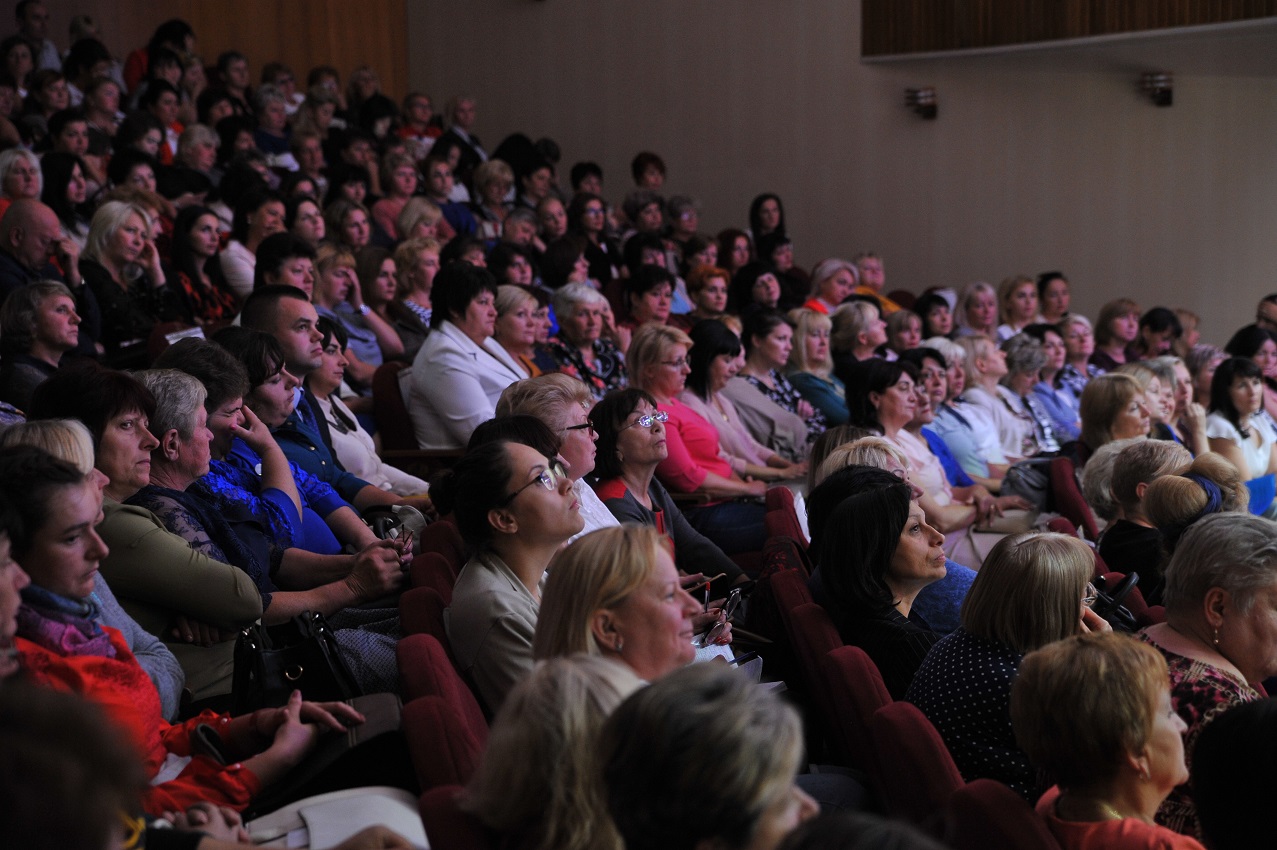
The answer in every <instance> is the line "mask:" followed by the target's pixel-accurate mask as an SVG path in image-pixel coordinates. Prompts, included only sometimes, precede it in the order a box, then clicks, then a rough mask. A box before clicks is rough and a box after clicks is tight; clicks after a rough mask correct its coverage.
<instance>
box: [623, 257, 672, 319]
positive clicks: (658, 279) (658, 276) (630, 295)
mask: <svg viewBox="0 0 1277 850" xmlns="http://www.w3.org/2000/svg"><path fill="white" fill-rule="evenodd" d="M624 284H625V287H624V289H625V312H626V313H628V314H632V313H633V305H632V304H631V301H632V299H634V298H642V297H643V296H644V295H646V294H647V293H649V292H651V291H652V290H654V289H656V288H657V287H658V286H661V285H662V284H664V285H668V286H669V287H670V289H671V290H672V289H673V287H674V275H672V274H670V270H669V269H667V268H665V267H664V266H639V267H638V268H636V269H634V271H633V273H632V274H631V275H630V276H629V277H627V278H626V279H625V280H624Z"/></svg>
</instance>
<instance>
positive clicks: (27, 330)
mask: <svg viewBox="0 0 1277 850" xmlns="http://www.w3.org/2000/svg"><path fill="white" fill-rule="evenodd" d="M79 333H80V316H79V314H78V313H76V311H75V297H74V296H73V295H72V294H71V290H69V289H67V288H66V287H65V286H64V285H62V284H61V283H58V282H57V281H53V280H39V281H36V282H35V283H31V284H28V285H27V286H24V287H22V288H21V289H17V290H14V292H13V293H12V294H11V295H9V297H8V298H6V299H5V301H4V306H3V307H0V401H5V402H8V403H9V404H12V405H13V406H14V407H16V408H18V409H19V410H26V409H27V408H28V407H29V406H30V402H31V393H32V392H34V391H35V388H36V387H38V386H40V384H42V383H44V381H45V380H46V379H47V378H48V377H49V376H50V375H52V374H53V373H54V372H56V371H57V369H58V365H59V363H60V362H61V360H62V355H63V354H66V353H67V352H68V351H71V350H72V349H74V348H75V347H76V344H77V343H78V341H79Z"/></svg>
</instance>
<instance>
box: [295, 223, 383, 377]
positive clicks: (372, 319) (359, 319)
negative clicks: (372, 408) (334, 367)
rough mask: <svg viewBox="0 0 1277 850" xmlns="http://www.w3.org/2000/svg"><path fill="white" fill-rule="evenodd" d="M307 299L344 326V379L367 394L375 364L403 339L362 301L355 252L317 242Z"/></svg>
mask: <svg viewBox="0 0 1277 850" xmlns="http://www.w3.org/2000/svg"><path fill="white" fill-rule="evenodd" d="M311 301H312V302H314V305H315V311H316V312H317V313H318V314H319V315H320V316H325V317H327V318H329V319H332V320H333V321H334V322H337V323H338V324H340V325H341V326H342V327H343V328H344V329H345V330H346V334H347V335H348V336H349V338H350V345H349V353H348V355H347V360H348V361H349V362H348V363H347V366H346V375H347V379H348V380H349V381H350V384H351V387H352V389H354V390H355V391H356V392H357V393H359V394H360V395H369V394H371V392H372V376H373V374H374V373H375V372H376V371H377V367H378V366H380V365H381V364H382V363H383V362H384V361H385V358H386V356H387V355H388V354H389V355H401V354H403V343H401V342H400V341H399V335H398V334H396V333H395V331H394V329H393V328H392V327H390V325H389V324H387V323H386V320H385V319H383V318H382V317H381V316H379V315H377V313H375V312H374V311H373V310H372V308H370V307H368V306H367V305H366V304H364V299H363V293H362V291H361V290H360V286H359V276H358V273H357V272H356V263H355V255H354V254H353V253H352V252H351V251H350V249H348V248H346V247H344V246H341V245H331V244H324V245H320V246H319V252H318V255H317V256H316V258H315V290H314V292H313V293H312V295H311ZM360 308H363V309H360ZM383 348H384V349H385V350H383Z"/></svg>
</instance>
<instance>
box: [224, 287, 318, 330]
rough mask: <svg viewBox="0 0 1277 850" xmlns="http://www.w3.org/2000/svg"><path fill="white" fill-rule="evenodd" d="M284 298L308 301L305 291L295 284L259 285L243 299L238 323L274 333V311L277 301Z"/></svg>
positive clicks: (277, 305) (276, 307) (276, 309)
mask: <svg viewBox="0 0 1277 850" xmlns="http://www.w3.org/2000/svg"><path fill="white" fill-rule="evenodd" d="M284 298H295V299H297V300H298V301H310V299H309V298H307V297H306V293H305V292H302V291H301V290H300V289H298V288H297V287H295V286H287V285H285V284H282V283H274V284H268V285H266V286H261V287H258V288H257V289H254V290H253V291H252V292H251V293H250V294H249V296H248V298H246V299H245V300H244V308H243V309H242V310H240V314H239V323H240V324H241V325H243V326H244V327H246V328H251V329H252V330H255V331H262V332H263V333H274V331H275V313H276V312H277V311H278V308H279V302H280V301H281V300H282V299H284Z"/></svg>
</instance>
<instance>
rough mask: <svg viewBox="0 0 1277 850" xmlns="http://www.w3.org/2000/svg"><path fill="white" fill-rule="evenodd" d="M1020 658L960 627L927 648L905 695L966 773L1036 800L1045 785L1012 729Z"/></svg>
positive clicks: (1008, 649)
mask: <svg viewBox="0 0 1277 850" xmlns="http://www.w3.org/2000/svg"><path fill="white" fill-rule="evenodd" d="M1022 658H1023V656H1022V655H1021V654H1020V653H1018V652H1016V651H1014V650H1012V649H1010V648H1009V647H1006V646H1003V645H1002V644H998V643H994V642H992V641H988V640H985V639H984V638H979V637H976V636H975V635H972V634H970V633H968V632H967V631H966V630H964V629H961V628H959V629H958V630H957V631H956V632H954V633H953V634H950V635H945V636H944V637H943V638H941V639H940V641H939V642H938V643H937V644H936V645H935V646H933V647H932V648H931V651H930V652H928V653H927V657H926V658H925V659H924V660H923V662H922V666H921V667H919V668H918V674H917V675H916V676H915V677H914V680H913V684H912V685H910V686H909V691H908V693H907V694H906V695H905V699H907V700H909V702H911V703H913V704H914V705H916V706H918V708H919V709H920V710H921V711H922V713H923V714H925V715H927V719H928V720H930V721H931V723H932V725H933V726H935V727H936V731H938V732H939V733H940V737H942V738H944V743H945V746H947V747H948V748H949V752H950V754H952V755H953V761H954V763H955V764H956V765H957V766H958V770H959V771H961V772H962V778H963V779H965V780H966V781H968V782H970V781H971V780H973V779H996V780H997V781H999V782H1002V783H1004V784H1006V785H1009V786H1010V787H1011V788H1012V789H1013V790H1014V791H1015V792H1016V793H1018V794H1019V795H1020V796H1022V797H1024V798H1025V799H1026V800H1028V801H1029V802H1035V801H1036V800H1037V798H1038V797H1040V796H1041V795H1042V792H1043V791H1045V790H1046V787H1045V785H1044V784H1043V783H1042V782H1041V781H1040V780H1039V778H1038V774H1037V771H1036V770H1035V769H1034V768H1033V766H1032V765H1031V764H1029V759H1028V757H1027V756H1025V754H1024V753H1023V752H1021V751H1020V748H1019V747H1017V746H1016V744H1015V734H1014V733H1013V732H1012V731H1011V683H1012V682H1014V681H1015V675H1016V673H1017V672H1018V671H1019V669H1020V660H1021V659H1022Z"/></svg>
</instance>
